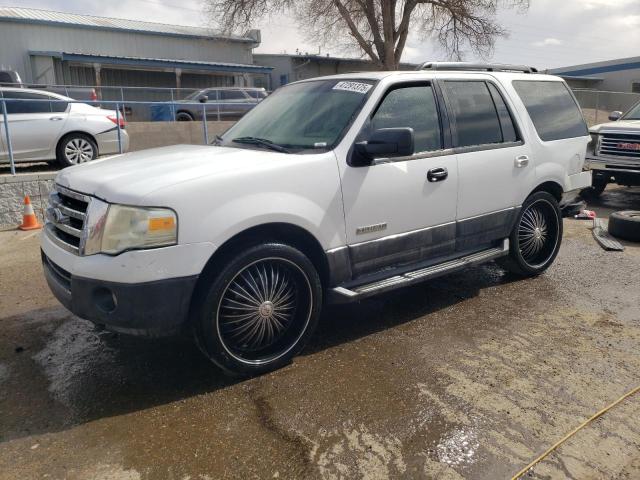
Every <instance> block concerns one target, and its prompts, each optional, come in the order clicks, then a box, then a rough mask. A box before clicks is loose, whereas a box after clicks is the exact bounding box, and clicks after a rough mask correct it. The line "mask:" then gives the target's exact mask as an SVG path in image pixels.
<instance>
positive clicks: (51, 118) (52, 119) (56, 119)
mask: <svg viewBox="0 0 640 480" xmlns="http://www.w3.org/2000/svg"><path fill="white" fill-rule="evenodd" d="M49 120H51V121H52V122H59V121H60V120H63V118H62V117H50V118H49Z"/></svg>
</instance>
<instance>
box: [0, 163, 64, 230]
mask: <svg viewBox="0 0 640 480" xmlns="http://www.w3.org/2000/svg"><path fill="white" fill-rule="evenodd" d="M54 177H55V172H52V173H39V174H35V173H34V174H21V175H15V176H11V175H2V176H0V228H2V229H4V228H9V227H16V226H18V225H19V224H20V223H21V221H22V211H23V202H24V196H25V195H29V198H30V199H31V204H32V205H33V210H34V211H35V213H36V216H37V217H38V220H39V221H40V222H41V223H42V221H43V218H44V209H46V207H47V199H48V196H49V191H50V190H51V187H52V186H53V179H54Z"/></svg>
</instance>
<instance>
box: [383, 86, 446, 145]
mask: <svg viewBox="0 0 640 480" xmlns="http://www.w3.org/2000/svg"><path fill="white" fill-rule="evenodd" d="M403 127H405V128H406V127H409V128H412V129H413V134H414V141H415V152H416V153H420V152H430V151H434V150H439V149H441V148H442V140H441V138H442V135H441V130H440V121H439V118H438V109H437V106H436V99H435V96H434V94H433V89H432V88H431V86H430V85H409V86H403V87H399V88H393V89H392V90H391V91H389V92H388V93H387V95H386V96H385V97H384V100H382V103H381V104H380V106H379V107H378V109H377V110H376V112H375V114H374V115H373V118H372V119H371V129H372V130H377V129H380V128H403Z"/></svg>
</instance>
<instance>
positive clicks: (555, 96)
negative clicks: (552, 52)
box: [513, 80, 589, 142]
mask: <svg viewBox="0 0 640 480" xmlns="http://www.w3.org/2000/svg"><path fill="white" fill-rule="evenodd" d="M513 87H514V88H515V90H516V92H517V93H518V95H519V96H520V99H521V100H522V102H523V103H524V106H525V107H526V109H527V112H528V113H529V116H530V117H531V120H532V121H533V125H534V126H535V128H536V131H537V132H538V136H539V137H540V138H541V139H542V140H544V141H545V142H549V141H552V140H561V139H563V138H574V137H582V136H585V135H588V134H589V133H588V129H587V124H586V123H585V121H584V118H583V116H582V112H581V111H580V107H578V104H577V103H576V101H575V100H574V98H573V95H571V92H570V91H569V88H568V87H567V86H566V85H565V83H564V82H553V81H545V80H515V81H514V82H513Z"/></svg>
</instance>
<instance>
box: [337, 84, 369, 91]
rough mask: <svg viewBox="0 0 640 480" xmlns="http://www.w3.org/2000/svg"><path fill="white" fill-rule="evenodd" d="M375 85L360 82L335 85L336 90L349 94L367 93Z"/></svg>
mask: <svg viewBox="0 0 640 480" xmlns="http://www.w3.org/2000/svg"><path fill="white" fill-rule="evenodd" d="M372 86H373V85H369V84H368V83H360V82H338V83H336V84H335V85H334V87H333V89H334V90H345V91H347V92H355V93H367V92H368V91H369V90H371V87H372Z"/></svg>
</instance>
